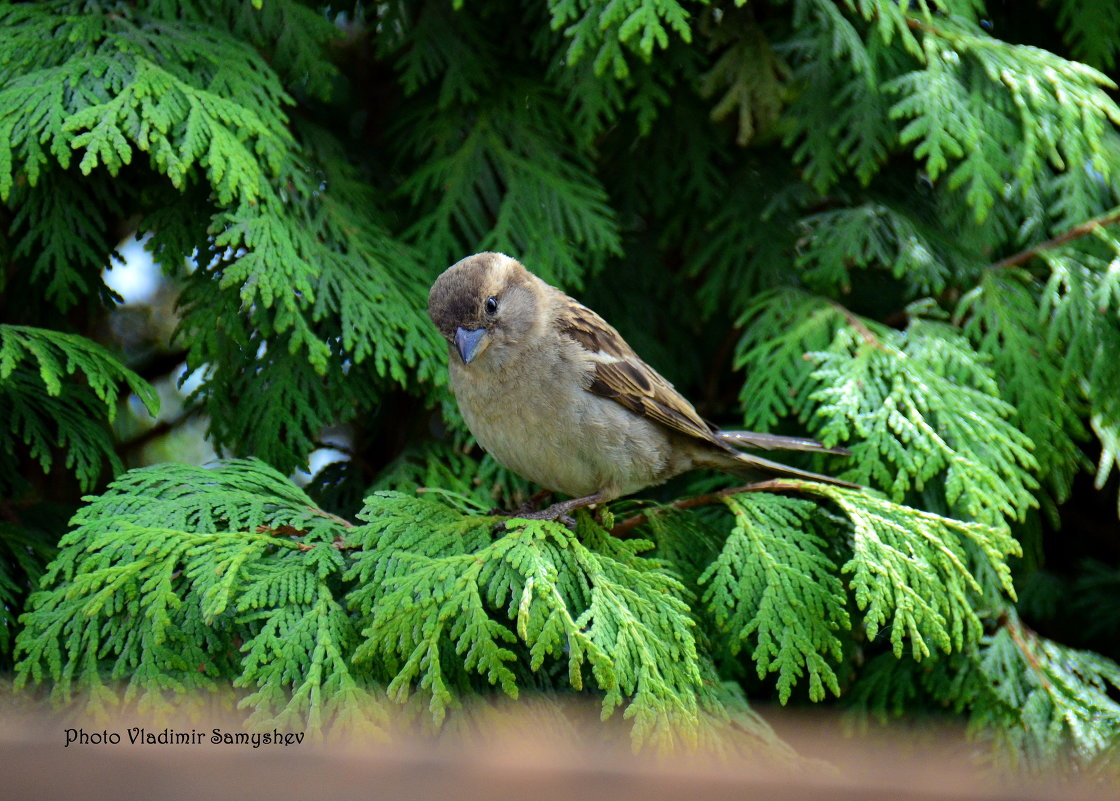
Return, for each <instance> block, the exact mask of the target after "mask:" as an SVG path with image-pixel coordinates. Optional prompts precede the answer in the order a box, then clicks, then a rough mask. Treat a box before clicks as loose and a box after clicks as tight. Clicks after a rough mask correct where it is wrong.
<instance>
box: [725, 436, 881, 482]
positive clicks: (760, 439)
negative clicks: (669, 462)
mask: <svg viewBox="0 0 1120 801" xmlns="http://www.w3.org/2000/svg"><path fill="white" fill-rule="evenodd" d="M715 436H716V438H717V439H718V440H719V441H720V444H721V445H723V446H724V447H725V448H726V449H727V450H726V451H722V452H719V455H718V456H717V455H716V454H714V453H713V454H712V456H713V458H714V459H715V461H716V462H718V464H713V465H712V466H713V467H717V468H718V469H720V470H726V471H728V472H731V473H736V474H738V475H742V476H745V477H748V478H751V479H758V478H765V477H770V476H775V475H777V476H787V477H789V478H802V479H806V480H807V481H821V482H824V483H825V484H835V485H837V486H840V487H849V488H851V489H861V487H860V485H859V484H853V483H852V482H850V481H844V480H842V479H839V478H833V477H832V476H826V475H823V474H821V473H813V472H811V471H809V470H802V469H800V468H798V467H790V466H789V465H785V464H782V463H781V462H775V461H773V460H771V459H766V458H764V457H762V456H756V455H755V454H753V453H743V452H742V451H740V450H738V449H739V448H759V449H763V450H773V449H778V448H781V449H784V450H789V451H809V452H812V453H836V454H841V455H845V454H850V453H851V451H849V450H847V449H846V448H827V447H825V446H824V445H823V444H821V443H820V442H817V441H816V440H815V439H809V438H807V437H783V436H781V435H780V434H759V433H757V432H754V431H719V432H716V434H715Z"/></svg>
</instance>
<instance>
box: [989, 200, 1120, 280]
mask: <svg viewBox="0 0 1120 801" xmlns="http://www.w3.org/2000/svg"><path fill="white" fill-rule="evenodd" d="M1118 222H1120V209H1113V210H1112V211H1110V212H1107V213H1105V214H1102V215H1101V216H1100V217H1094V218H1093V219H1091V220H1086V221H1085V222H1083V223H1080V224H1078V225H1075V226H1073V228H1070V229H1069V230H1068V231H1066V232H1065V233H1063V234H1058V235H1057V236H1056V237H1054V238H1053V239H1047V240H1046V241H1045V242H1040V243H1038V244H1037V245H1032V246H1031V247H1029V248H1027V249H1026V250H1020V251H1019V252H1018V253H1016V254H1014V255H1012V256H1008V257H1007V258H1006V259H1000V260H999V261H997V262H994V263H993V264H991V265H990V267H991V268H992V269H1003V268H1006V267H1018V266H1019V265H1020V264H1023V263H1025V262H1028V261H1030V260H1031V259H1033V258H1034V257H1036V256H1038V255H1039V254H1040V253H1041V252H1042V251H1044V250H1051V249H1052V248H1056V247H1058V246H1060V245H1064V244H1065V243H1067V242H1072V241H1073V240H1075V239H1080V238H1081V237H1083V236H1088V235H1089V234H1091V233H1093V232H1094V231H1096V230H1097V229H1098V228H1105V227H1107V226H1109V225H1113V224H1115V223H1118Z"/></svg>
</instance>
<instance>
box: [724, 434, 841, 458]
mask: <svg viewBox="0 0 1120 801" xmlns="http://www.w3.org/2000/svg"><path fill="white" fill-rule="evenodd" d="M716 438H717V439H719V440H720V441H721V442H723V443H724V444H726V445H730V446H732V447H733V448H758V449H760V450H764V451H772V450H778V449H780V450H787V451H812V452H813V453H838V454H840V455H841V456H848V455H850V454H851V451H850V450H848V449H847V448H826V447H825V446H824V445H823V444H822V443H820V442H817V441H816V440H815V439H809V438H808V437H783V436H782V435H781V434H760V433H758V432H757V431H718V432H716Z"/></svg>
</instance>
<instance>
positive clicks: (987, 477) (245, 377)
mask: <svg viewBox="0 0 1120 801" xmlns="http://www.w3.org/2000/svg"><path fill="white" fill-rule="evenodd" d="M1105 6H1107V4H1092V3H1083V2H1079V1H1078V0H1049V1H1048V2H1038V3H1018V4H1015V7H1014V9H1008V8H1005V7H1004V4H996V3H991V4H987V3H984V2H982V0H920V1H919V2H899V1H898V0H765V2H762V1H760V2H751V3H741V2H735V1H734V0H726V1H724V0H715V1H714V2H708V3H704V2H682V1H680V0H615V1H614V2H609V3H606V2H598V0H550V2H547V3H528V2H525V3H514V2H509V0H479V2H454V1H453V0H427V1H426V2H407V3H406V2H388V3H377V4H365V3H355V4H353V5H352V6H347V7H346V9H345V10H344V11H340V10H339V7H337V6H332V5H328V4H317V3H314V2H298V1H297V0H249V1H241V0H220V2H206V3H201V2H174V3H172V2H166V0H149V1H148V2H96V1H95V0H88V1H87V2H76V1H72V0H47V1H46V2H35V3H30V2H29V3H7V4H4V5H2V6H0V223H2V225H0V230H2V231H3V235H2V238H0V260H2V263H3V270H2V271H0V290H2V292H0V661H2V663H3V666H4V668H5V669H10V670H14V672H15V675H16V677H17V683H18V684H19V685H20V686H21V687H24V686H26V687H30V686H35V685H41V686H43V687H44V688H46V689H47V690H48V691H49V693H51V694H52V695H54V696H55V697H57V698H60V699H67V698H71V697H75V696H80V697H82V698H84V699H86V701H87V702H88V703H92V704H94V705H96V706H103V707H113V706H114V705H115V704H117V703H120V702H125V703H132V702H136V703H141V704H145V705H147V704H151V705H161V704H169V703H170V704H174V703H175V702H176V700H177V699H178V698H180V697H182V696H183V695H185V694H189V693H191V692H197V691H209V690H214V691H220V690H223V689H229V688H230V687H233V688H235V689H236V691H237V692H238V693H239V696H240V703H241V704H242V705H243V706H244V707H245V708H246V709H247V710H248V713H249V714H250V715H251V719H252V721H253V722H254V723H260V724H268V725H279V724H283V725H290V726H307V727H310V728H312V729H315V730H325V729H326V728H329V727H330V726H332V725H336V724H341V725H354V726H359V725H360V726H372V727H375V728H378V727H382V726H383V725H385V721H386V720H388V719H389V717H387V716H391V715H392V712H391V711H387V710H397V711H400V710H404V711H406V712H407V713H408V714H410V715H414V716H415V717H416V718H417V719H422V720H424V721H426V722H427V724H428V725H431V726H432V727H437V728H438V727H440V726H443V725H447V721H448V720H449V719H450V718H452V717H454V716H455V715H457V714H459V710H460V709H461V708H463V707H469V706H470V703H469V702H470V700H471V699H476V698H481V697H489V696H493V695H504V696H509V697H518V696H521V695H523V694H525V693H527V692H537V693H539V694H540V695H541V696H542V697H548V698H562V697H565V696H567V695H568V694H579V695H582V696H589V697H593V698H594V699H596V701H597V703H599V704H601V706H602V709H603V713H604V715H612V714H614V713H616V711H617V714H618V715H619V716H621V717H623V718H624V719H625V720H628V721H631V722H632V730H633V733H634V738H635V741H636V742H638V743H640V744H641V743H655V744H659V745H665V746H668V745H671V744H674V743H677V744H680V743H683V744H712V745H716V744H718V745H720V746H728V745H730V746H731V747H733V748H752V747H761V746H763V745H766V746H768V747H774V748H778V747H779V746H778V745H777V744H776V741H775V738H774V737H773V735H772V734H771V733H770V732H769V730H768V729H767V727H766V724H765V723H764V722H763V721H762V719H761V718H759V717H758V716H757V715H756V714H755V713H754V712H752V710H751V706H750V702H751V701H757V700H763V701H765V700H774V701H777V702H778V703H780V704H818V705H824V704H828V705H838V706H844V707H848V708H850V709H852V710H853V711H854V712H855V713H857V714H858V715H861V716H863V717H867V716H877V717H879V718H889V717H891V716H894V715H902V714H906V715H923V714H938V715H946V714H948V715H953V716H957V717H959V718H961V719H963V720H967V721H968V723H969V725H970V726H971V728H972V730H973V731H974V732H975V734H976V736H977V738H978V740H979V741H982V742H991V743H994V744H996V749H995V750H996V752H998V753H1000V754H1003V755H1006V756H1009V757H1010V758H1011V759H1013V760H1024V761H1026V762H1028V763H1029V764H1032V765H1033V764H1046V763H1049V762H1065V763H1069V764H1075V765H1078V766H1084V765H1088V764H1091V763H1093V762H1095V761H1100V760H1103V759H1106V758H1107V756H1108V754H1109V753H1115V749H1116V748H1117V743H1118V740H1120V704H1118V703H1117V701H1116V697H1117V695H1116V693H1117V691H1120V668H1118V667H1117V664H1116V662H1115V661H1113V660H1114V659H1117V658H1120V647H1118V646H1117V643H1118V642H1120V622H1118V620H1117V616H1116V615H1110V614H1108V612H1107V610H1111V609H1117V608H1120V580H1117V575H1118V574H1120V553H1118V552H1117V550H1116V538H1115V536H1114V534H1115V531H1116V530H1117V528H1118V521H1117V513H1118V511H1120V509H1118V507H1117V501H1116V499H1117V478H1116V474H1117V473H1118V472H1120V389H1118V388H1120V236H1118V235H1117V233H1116V229H1115V228H1114V227H1113V224H1114V223H1116V222H1117V221H1118V220H1120V138H1118V137H1117V130H1116V126H1117V123H1120V106H1117V104H1116V102H1115V93H1116V91H1117V87H1116V83H1115V79H1116V77H1117V75H1116V67H1117V63H1118V60H1117V48H1120V35H1118V34H1120V15H1117V14H1115V13H1114V12H1112V11H1107V10H1104V7H1105ZM134 235H142V236H144V237H145V239H144V243H145V245H144V247H145V248H146V250H147V252H148V254H149V255H150V257H151V259H152V261H153V263H154V264H155V265H156V266H157V267H158V269H159V270H160V271H161V275H162V281H163V283H162V292H163V293H165V296H171V297H173V298H174V303H171V302H170V301H165V300H157V301H151V303H150V305H149V306H148V307H146V308H145V307H144V306H143V304H137V303H132V304H125V303H124V300H125V299H124V298H122V297H120V296H118V295H116V294H115V293H114V291H113V290H111V289H110V288H109V285H108V284H107V283H106V274H105V267H106V266H107V265H111V264H112V263H113V260H114V258H115V248H117V247H118V246H119V245H120V244H121V243H122V242H123V241H124V240H125V239H126V238H129V237H132V236H134ZM482 249H496V250H503V251H505V252H508V253H510V254H512V255H515V256H517V257H519V258H520V259H522V260H523V261H524V262H525V263H526V264H527V265H528V266H529V267H530V268H531V269H532V270H534V271H535V272H537V273H538V274H540V275H542V276H543V277H544V278H546V279H547V280H549V281H552V282H555V283H557V284H560V285H562V286H563V287H564V288H565V289H568V290H570V291H572V292H574V293H576V294H578V295H579V296H580V297H581V298H582V299H583V300H585V301H586V302H588V303H589V304H590V305H592V306H593V307H595V308H596V309H598V310H599V311H601V312H603V313H604V315H605V316H606V317H607V318H608V319H610V320H611V321H612V323H614V324H615V325H616V326H617V327H618V328H619V329H620V330H621V331H622V333H623V334H624V335H625V336H626V337H627V338H628V339H629V341H630V342H631V343H632V344H633V345H634V346H635V347H636V349H637V350H638V351H639V352H640V353H641V354H642V355H643V356H644V357H645V358H646V359H647V360H648V361H650V362H651V364H653V365H654V366H655V367H656V368H657V369H659V370H661V371H662V372H664V373H665V374H666V375H667V376H668V377H669V378H670V379H671V380H673V381H674V383H675V384H676V385H677V386H678V387H679V388H680V389H681V390H682V391H683V392H684V393H685V394H686V395H688V396H689V397H690V398H692V399H693V400H694V401H696V403H697V405H698V408H699V409H700V410H701V412H702V413H703V414H704V415H705V416H707V417H709V418H711V419H713V420H715V421H717V422H719V423H721V424H725V425H732V426H740V425H741V426H744V427H753V428H759V429H765V430H777V431H796V432H804V433H809V434H811V435H813V436H816V437H818V438H820V439H822V440H823V441H825V442H826V443H828V444H829V445H842V446H844V447H846V448H848V449H850V451H851V452H852V455H851V456H850V457H836V456H829V457H827V460H826V459H825V458H823V457H820V458H818V459H817V461H816V462H815V463H811V462H805V465H806V466H808V467H811V468H813V469H817V470H825V471H828V472H831V473H834V474H837V475H840V476H842V477H844V478H847V479H849V480H851V481H853V482H856V483H858V484H860V485H862V486H863V487H865V489H862V490H846V489H837V488H835V487H825V486H822V485H818V484H814V483H811V482H798V481H776V482H770V483H763V484H759V485H752V486H749V487H745V488H744V487H739V488H735V487H733V485H732V484H731V483H729V482H730V481H731V479H717V478H715V477H713V476H709V475H696V476H692V477H689V478H686V479H683V480H680V481H677V482H675V483H674V484H672V485H670V486H669V487H667V488H663V489H659V490H655V491H653V492H651V493H647V497H645V498H644V499H641V500H623V501H619V502H615V503H613V504H611V505H610V507H609V508H606V509H600V510H599V511H598V513H597V516H591V515H587V514H582V515H581V516H580V517H579V519H578V521H577V522H576V524H575V527H574V528H573V529H569V528H568V527H566V526H564V525H561V524H559V523H549V522H539V521H535V522H534V521H527V520H522V519H518V518H516V517H513V518H508V517H502V516H500V515H498V514H497V513H496V512H495V511H494V510H495V509H496V508H505V509H515V508H517V507H518V506H519V504H521V503H522V502H524V501H525V500H526V499H527V498H528V496H529V495H530V494H531V493H532V492H533V491H534V489H535V488H533V487H531V486H529V485H527V484H526V483H525V482H524V481H523V480H521V479H519V478H517V477H516V476H512V475H511V474H509V473H508V472H507V471H505V470H503V469H502V468H501V467H500V466H498V465H496V464H495V463H494V462H493V461H492V460H490V459H489V458H488V457H486V456H485V455H484V454H482V453H481V452H480V451H479V449H478V448H477V446H476V445H475V444H474V443H473V442H472V440H471V439H470V436H469V434H468V432H466V431H465V428H464V426H463V424H462V421H461V420H460V419H459V417H458V414H457V412H456V411H455V408H454V404H453V401H452V400H451V399H450V397H449V395H448V393H447V390H446V380H445V370H444V367H443V361H444V347H443V345H442V344H441V343H440V342H439V340H438V338H437V336H436V334H435V332H434V330H433V329H432V327H431V326H430V324H429V323H428V321H427V319H426V315H425V313H424V307H425V299H426V289H427V287H428V286H429V285H430V283H431V281H432V280H433V278H434V277H435V275H436V274H438V272H439V271H440V270H442V269H443V268H445V267H446V266H447V265H448V264H449V263H451V262H452V261H454V260H456V259H458V258H460V257H462V256H464V255H466V254H469V253H472V252H475V251H478V250H482ZM161 297H162V296H161ZM168 316H173V317H174V321H173V323H172V324H167V321H166V319H165V318H167V317H168ZM172 329H174V333H169V332H170V331H171V330H172ZM182 365H185V370H184V371H181V370H180V366H182ZM173 377H175V378H178V379H179V380H180V383H181V384H182V385H183V386H186V387H189V388H190V389H189V396H188V397H187V399H186V402H185V408H184V409H183V410H182V411H181V412H178V411H174V410H173V411H171V412H168V411H166V410H165V411H163V412H160V411H158V410H159V406H160V404H159V401H158V398H160V397H163V398H165V399H166V398H168V397H172V396H174V395H175V393H174V389H173V387H171V386H170V379H172V378H173ZM173 405H177V404H173ZM156 414H160V415H162V417H160V418H158V419H157V420H155V421H153V420H152V419H151V418H150V415H156ZM199 419H201V420H204V421H205V425H206V431H207V438H208V440H209V443H210V445H212V446H213V447H214V448H215V449H216V450H217V451H218V452H219V453H221V454H223V455H225V456H227V457H230V458H229V459H228V460H226V461H223V462H219V463H217V464H216V465H213V466H211V467H210V468H200V467H192V466H186V465H176V464H161V465H151V464H149V462H150V457H149V455H148V453H149V451H148V450H147V449H146V448H147V446H148V445H149V444H150V443H152V442H153V441H155V440H157V439H158V438H159V437H160V436H164V435H169V436H171V437H172V438H173V437H174V436H175V435H176V432H177V431H179V430H180V429H183V428H184V427H185V426H187V425H188V424H189V423H190V422H191V421H195V420H199ZM168 441H169V442H174V441H175V440H174V439H171V440H168ZM324 443H326V444H333V445H336V446H339V447H340V448H341V451H340V452H341V453H342V454H343V458H339V459H337V460H336V461H335V462H334V463H333V464H329V465H327V466H326V467H323V468H321V469H319V470H318V472H317V473H316V474H315V475H313V476H310V478H307V479H306V480H304V481H303V483H305V484H306V486H304V487H302V488H300V487H297V486H296V484H294V483H293V482H292V480H291V479H290V478H289V476H291V475H292V474H293V473H294V472H296V471H299V470H301V469H306V468H307V466H308V464H309V458H310V456H311V455H312V453H313V452H314V451H316V450H317V449H319V448H321V447H322V446H323V445H324ZM67 521H69V522H67ZM1110 532H1111V536H1110V535H1109V533H1110ZM1071 756H1072V760H1070V759H1069V758H1068V757H1071Z"/></svg>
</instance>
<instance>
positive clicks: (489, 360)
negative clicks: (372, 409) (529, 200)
mask: <svg viewBox="0 0 1120 801" xmlns="http://www.w3.org/2000/svg"><path fill="white" fill-rule="evenodd" d="M428 316H429V317H431V319H432V322H433V323H434V324H435V326H436V328H438V329H439V332H440V334H441V335H442V336H443V338H444V339H446V340H447V342H448V371H449V376H450V381H451V390H452V392H453V393H454V395H455V400H456V401H457V403H458V405H459V410H460V412H461V413H462V415H463V419H464V421H465V422H466V424H467V427H468V428H469V429H470V431H471V434H473V435H474V437H475V439H476V440H477V441H478V444H479V445H481V446H482V448H483V449H484V450H486V451H487V452H488V453H490V454H491V455H492V456H493V457H494V458H495V459H497V460H498V461H499V462H500V463H501V464H502V465H504V466H505V467H507V468H509V469H510V470H512V471H513V472H515V473H517V474H518V475H520V476H522V477H523V478H526V479H528V480H530V481H532V482H533V483H535V484H539V485H540V486H542V487H544V488H545V489H547V490H550V491H552V492H555V493H563V494H564V495H569V496H572V497H571V499H570V500H567V501H562V502H559V503H554V504H553V505H552V506H550V507H548V508H547V509H544V510H542V511H540V512H536V513H531V514H528V515H525V514H518V517H529V518H535V519H557V518H560V517H564V516H567V515H568V513H569V512H571V511H572V510H573V509H576V508H579V507H581V506H589V505H592V504H595V503H600V502H605V501H610V500H613V499H615V498H618V497H621V496H623V495H629V494H631V493H633V492H637V491H639V490H641V489H645V488H646V487H650V486H653V485H656V484H660V483H662V482H664V481H667V480H668V479H670V478H673V477H674V476H677V475H680V474H681V473H685V472H688V471H690V470H697V469H701V468H712V469H716V470H722V471H725V472H729V473H734V474H736V475H740V476H747V477H750V478H757V477H759V476H765V475H769V474H776V475H779V476H791V477H794V478H802V479H810V480H812V481H823V482H827V483H831V484H839V485H842V486H848V487H855V486H857V485H854V484H850V483H849V482H846V481H841V480H839V479H835V478H831V477H829V476H824V475H819V474H817V473H810V472H808V471H805V470H799V469H797V468H795V467H789V466H787V465H784V464H780V463H778V462H774V461H771V460H769V459H765V458H763V457H761V456H757V455H754V454H749V453H744V452H742V451H740V450H739V449H740V448H756V449H767V450H768V449H771V448H785V449H791V450H800V451H817V452H825V453H841V454H846V453H848V451H846V450H844V449H842V448H828V447H825V446H824V445H822V444H821V443H820V442H817V441H816V440H812V439H802V438H798V437H786V436H778V435H775V434H760V433H755V432H750V431H721V430H720V429H719V428H718V427H716V426H714V425H712V424H711V423H708V422H706V421H705V420H703V419H702V418H701V417H700V415H699V414H697V413H696V409H694V408H693V406H692V404H691V403H689V402H688V401H687V400H686V399H685V398H684V397H683V396H682V395H681V394H680V393H679V392H677V391H676V390H675V389H674V388H673V385H672V384H670V383H669V382H668V381H666V380H665V379H664V378H662V377H661V375H660V374H659V373H658V372H657V371H656V370H654V369H653V368H652V367H650V366H649V365H648V364H646V363H645V362H644V361H642V360H641V359H640V358H639V357H638V355H637V354H636V353H635V352H634V350H633V349H632V348H631V347H630V346H629V345H628V344H626V340H624V339H623V338H622V336H621V335H620V334H619V333H618V331H616V330H615V329H614V328H612V327H611V326H610V325H609V324H608V323H607V322H606V321H605V320H604V319H603V318H602V317H600V316H599V315H598V314H596V313H595V312H593V311H592V310H591V309H589V308H587V307H586V306H584V305H583V304H581V303H579V302H578V301H576V300H575V299H573V298H571V297H569V296H568V295H566V294H564V293H563V292H561V291H560V290H559V289H557V288H556V287H553V286H550V285H549V284H547V283H545V282H544V281H542V280H541V279H540V278H538V277H537V276H535V275H533V274H532V273H531V272H529V271H528V270H526V269H525V267H523V266H522V265H521V264H520V263H519V262H517V261H516V260H515V259H513V258H511V257H509V256H506V255H504V254H502V253H476V254H475V255H473V256H468V257H467V258H465V259H463V260H461V261H459V262H457V263H455V264H453V265H452V266H451V267H449V268H448V269H447V270H445V271H444V272H443V273H442V274H441V275H440V276H439V277H438V278H437V279H436V281H435V283H434V284H433V285H432V288H431V291H430V292H429V294H428Z"/></svg>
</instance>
